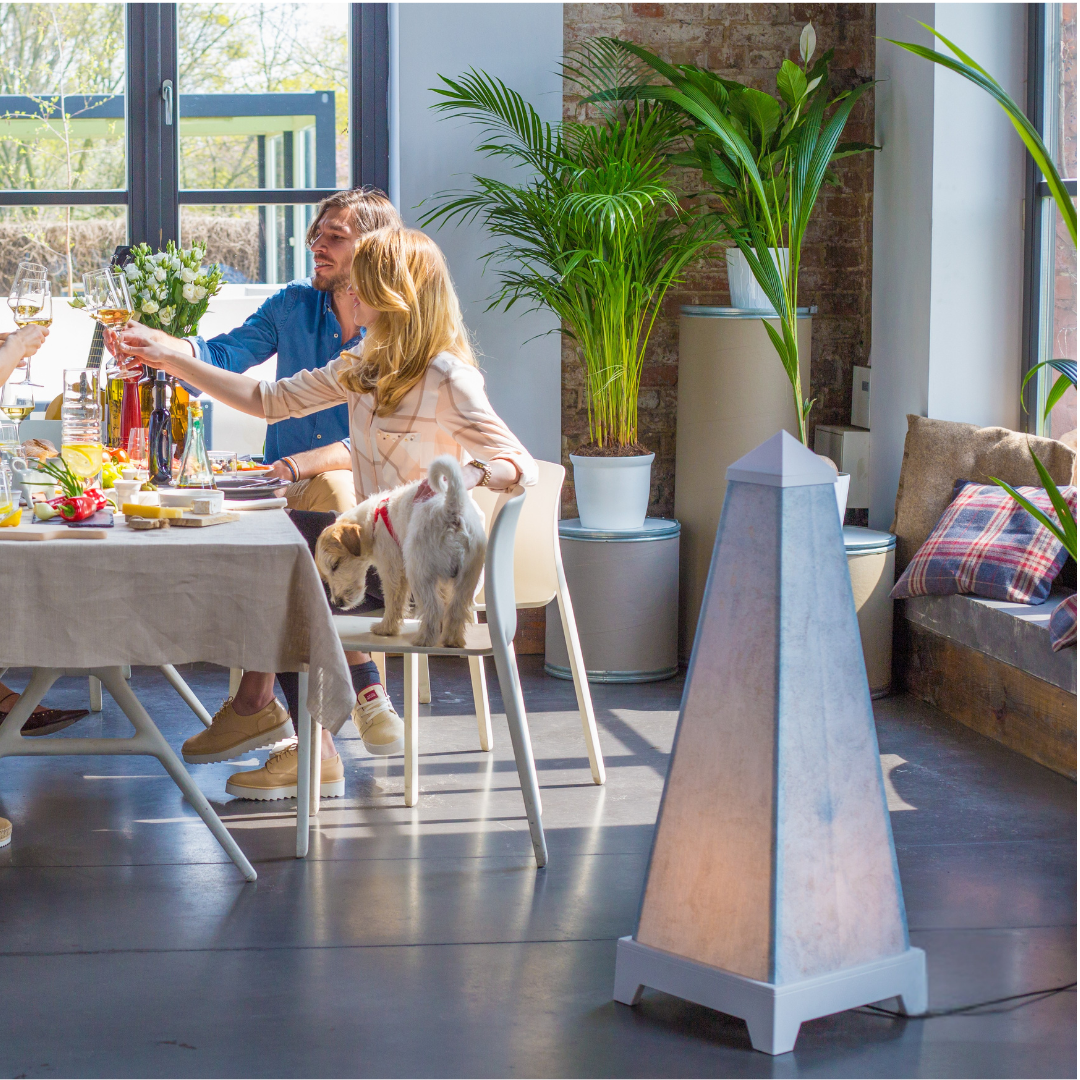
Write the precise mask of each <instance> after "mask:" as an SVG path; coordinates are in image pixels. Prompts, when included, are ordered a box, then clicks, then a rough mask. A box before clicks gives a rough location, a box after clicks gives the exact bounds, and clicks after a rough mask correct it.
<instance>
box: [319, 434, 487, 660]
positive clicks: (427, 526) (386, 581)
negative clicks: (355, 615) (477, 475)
mask: <svg viewBox="0 0 1080 1080" xmlns="http://www.w3.org/2000/svg"><path fill="white" fill-rule="evenodd" d="M423 483H424V481H422V480H415V481H413V482H412V483H411V484H403V485H402V486H401V487H399V488H395V489H394V490H393V491H391V492H387V493H383V494H380V495H373V496H372V497H371V498H370V499H365V500H364V501H363V502H362V503H360V505H359V506H355V507H353V509H352V510H346V511H345V513H343V514H342V515H341V516H340V517H339V518H338V519H337V521H336V522H335V523H334V524H333V525H331V526H330V527H329V528H327V529H325V530H324V531H323V533H322V535H321V536H320V537H319V542H318V544H316V546H315V563H316V565H317V566H318V568H319V573H320V574H322V576H323V578H324V579H325V580H326V582H327V584H328V585H329V586H330V595H331V598H332V599H333V602H334V604H335V605H337V606H338V607H343V608H346V609H348V608H354V607H356V606H357V605H358V604H360V603H361V601H362V600H363V599H364V593H365V590H366V582H367V572H368V567H369V566H374V567H375V569H376V571H377V572H378V575H379V579H380V580H381V581H382V588H383V599H384V600H385V613H384V615H383V618H382V620H381V621H380V622H378V623H376V625H375V626H373V627H372V631H373V632H374V633H376V634H385V635H388V636H393V635H395V634H399V633H400V632H401V624H402V621H403V620H404V618H405V612H406V608H407V606H408V602H409V595H410V593H411V594H412V598H413V603H414V605H415V608H416V611H417V613H418V614H419V616H420V630H419V632H418V633H417V635H416V639H415V641H416V644H417V645H424V646H432V645H445V646H450V647H453V648H460V647H461V646H463V645H464V644H465V624H466V623H467V622H469V621H471V614H472V604H473V597H474V595H475V593H476V585H477V582H478V581H479V580H480V573H481V571H482V570H483V568H484V554H485V552H486V550H487V536H486V535H485V533H484V518H483V515H481V513H480V510H479V509H478V508H477V506H476V503H474V502H473V500H472V499H471V498H470V496H469V493H468V492H467V491H466V489H465V480H464V477H463V476H462V473H461V466H460V465H459V464H458V463H457V462H456V461H455V460H454V459H453V458H452V457H450V456H448V455H444V456H442V457H438V458H436V459H435V460H434V461H433V462H432V463H431V465H430V466H429V467H428V479H427V483H428V486H429V487H430V489H431V491H432V492H433V494H432V495H429V496H428V497H427V498H426V499H423V500H422V501H419V502H418V501H416V496H417V493H418V491H419V490H420V488H421V485H422V484H423Z"/></svg>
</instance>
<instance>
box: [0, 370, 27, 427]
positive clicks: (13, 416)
mask: <svg viewBox="0 0 1080 1080" xmlns="http://www.w3.org/2000/svg"><path fill="white" fill-rule="evenodd" d="M33 411H34V384H33V383H28V382H26V381H25V380H24V381H23V382H11V381H10V380H9V381H8V382H6V383H4V385H3V387H0V412H2V413H3V414H4V415H5V416H7V417H8V419H9V420H13V421H14V422H15V423H16V424H18V423H21V422H22V421H23V420H25V419H26V418H27V417H28V416H29V415H30V414H31V413H32V412H33Z"/></svg>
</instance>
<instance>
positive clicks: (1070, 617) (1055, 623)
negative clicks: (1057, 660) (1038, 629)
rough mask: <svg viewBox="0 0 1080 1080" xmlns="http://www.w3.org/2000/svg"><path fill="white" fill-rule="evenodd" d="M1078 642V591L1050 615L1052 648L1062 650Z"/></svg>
mask: <svg viewBox="0 0 1080 1080" xmlns="http://www.w3.org/2000/svg"><path fill="white" fill-rule="evenodd" d="M1075 644H1076V593H1073V594H1072V596H1067V597H1066V598H1065V599H1064V600H1062V601H1061V603H1060V604H1058V606H1057V607H1056V608H1054V611H1053V614H1052V615H1051V616H1050V648H1051V649H1053V650H1054V652H1060V651H1061V650H1062V649H1066V648H1068V647H1069V646H1070V645H1075Z"/></svg>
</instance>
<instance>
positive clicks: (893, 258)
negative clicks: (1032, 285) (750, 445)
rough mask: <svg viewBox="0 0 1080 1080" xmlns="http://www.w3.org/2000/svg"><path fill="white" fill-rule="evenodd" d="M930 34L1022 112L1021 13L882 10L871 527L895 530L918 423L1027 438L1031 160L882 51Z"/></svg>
mask: <svg viewBox="0 0 1080 1080" xmlns="http://www.w3.org/2000/svg"><path fill="white" fill-rule="evenodd" d="M920 21H922V22H926V23H929V24H930V25H931V26H934V27H935V28H936V29H938V30H939V32H940V33H942V34H944V35H945V36H946V37H948V38H949V39H950V40H952V41H955V42H956V43H957V44H958V45H959V46H960V47H961V48H963V49H964V51H965V52H967V53H968V54H969V55H971V56H972V57H974V58H975V59H976V60H978V61H979V62H980V63H981V64H982V65H983V66H984V67H985V68H986V69H987V70H988V71H989V72H990V73H991V74H992V75H993V76H994V77H995V78H996V79H997V80H998V81H999V82H1000V83H1001V84H1002V85H1003V86H1004V87H1005V89H1006V90H1007V91H1008V92H1009V93H1010V94H1011V95H1012V96H1013V97H1014V98H1015V99H1017V100H1019V101H1023V100H1024V93H1025V87H1024V75H1025V72H1024V66H1025V11H1024V7H1023V5H1020V4H879V5H878V8H877V26H878V37H879V41H878V50H877V78H878V79H879V80H882V81H881V83H880V85H879V86H878V89H877V98H876V105H875V124H876V141H877V142H878V143H879V145H881V146H882V147H883V149H882V150H881V152H880V153H878V154H877V155H876V161H875V168H874V277H873V330H872V340H871V359H870V362H871V366H872V368H873V370H874V390H873V398H872V401H871V420H870V425H871V431H872V432H873V434H872V436H871V497H870V524H871V526H872V527H874V528H888V526H889V523H890V522H891V520H892V513H893V504H894V501H895V498H896V487H897V482H898V480H899V476H900V464H901V461H902V458H903V447H904V435H905V433H906V431H907V420H906V416H907V414H908V413H918V414H921V415H924V416H931V417H935V418H937V419H942V420H958V421H963V422H967V423H972V424H979V425H982V426H985V425H1001V426H1003V427H1011V428H1016V427H1018V426H1019V425H1020V405H1019V387H1020V329H1021V310H1022V303H1023V289H1022V280H1021V278H1022V268H1023V228H1022V204H1023V197H1024V178H1023V168H1024V149H1023V144H1022V143H1021V142H1020V140H1019V138H1018V137H1017V136H1016V134H1015V132H1014V130H1013V127H1012V125H1011V124H1010V123H1009V121H1008V118H1007V117H1006V116H1005V114H1004V113H1003V112H1002V111H1001V109H1000V108H999V107H998V105H997V104H996V103H995V102H994V101H993V100H992V99H991V98H990V97H989V95H987V94H985V93H983V92H982V91H981V90H979V89H978V88H977V87H975V86H973V85H972V84H970V83H968V82H967V81H966V80H964V79H962V78H960V76H958V75H955V74H953V73H952V72H950V71H947V70H946V69H944V68H941V67H939V66H938V65H932V64H930V63H929V62H927V61H923V60H920V59H918V58H917V57H914V56H911V55H910V54H909V53H906V52H904V51H903V50H901V49H898V48H896V47H895V46H892V45H889V44H888V43H887V42H886V41H884V40H881V39H884V38H897V39H899V40H904V41H915V42H918V43H921V44H925V45H930V44H931V41H932V39H931V35H930V34H929V33H927V32H926V31H925V30H923V29H922V27H921V26H919V25H918V22H920Z"/></svg>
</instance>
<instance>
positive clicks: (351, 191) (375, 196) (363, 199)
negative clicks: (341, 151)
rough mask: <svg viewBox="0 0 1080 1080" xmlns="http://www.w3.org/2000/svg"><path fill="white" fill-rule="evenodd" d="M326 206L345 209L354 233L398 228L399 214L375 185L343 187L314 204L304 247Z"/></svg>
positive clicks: (314, 234)
mask: <svg viewBox="0 0 1080 1080" xmlns="http://www.w3.org/2000/svg"><path fill="white" fill-rule="evenodd" d="M327 210H348V211H349V216H350V217H351V218H352V224H353V228H354V229H355V230H356V235H357V236H363V235H364V233H369V232H374V231H375V230H376V229H385V228H392V227H397V228H401V218H400V217H399V216H398V212H397V211H396V210H395V209H394V204H393V203H392V202H391V201H390V200H389V199H388V198H387V197H386V193H385V192H383V191H380V190H379V189H378V188H375V187H359V188H347V189H346V190H345V191H335V192H334V194H333V195H328V196H327V197H326V198H325V199H323V201H322V202H321V203H319V205H318V206H317V207H316V208H315V216H314V217H313V218H312V219H311V224H310V225H309V226H308V230H307V237H306V240H307V246H308V247H311V245H312V244H314V243H315V241H316V240H317V239H318V237H319V230H320V229H321V228H322V219H323V216H324V215H325V214H326V211H327Z"/></svg>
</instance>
